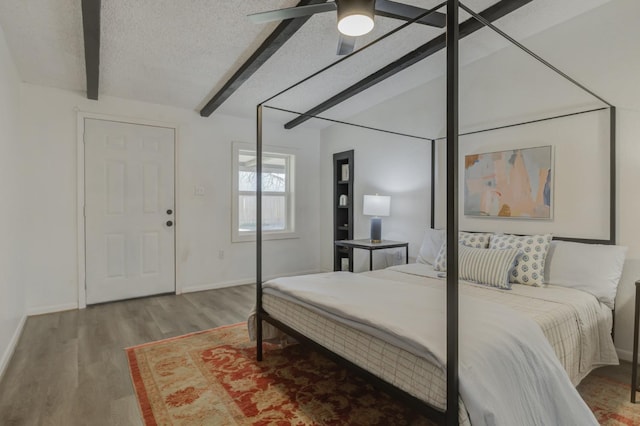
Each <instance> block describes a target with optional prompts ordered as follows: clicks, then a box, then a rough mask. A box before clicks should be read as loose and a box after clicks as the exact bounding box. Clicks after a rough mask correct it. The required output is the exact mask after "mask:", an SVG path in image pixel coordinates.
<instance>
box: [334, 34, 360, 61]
mask: <svg viewBox="0 0 640 426" xmlns="http://www.w3.org/2000/svg"><path fill="white" fill-rule="evenodd" d="M355 47H356V37H351V36H347V35H344V34H340V38H339V39H338V51H337V52H336V54H337V55H340V56H344V55H348V54H349V53H351V52H353V49H354V48H355Z"/></svg>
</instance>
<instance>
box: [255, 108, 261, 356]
mask: <svg viewBox="0 0 640 426" xmlns="http://www.w3.org/2000/svg"><path fill="white" fill-rule="evenodd" d="M256 113H257V115H256V123H257V129H256V358H257V360H258V361H262V104H258V107H257V111H256Z"/></svg>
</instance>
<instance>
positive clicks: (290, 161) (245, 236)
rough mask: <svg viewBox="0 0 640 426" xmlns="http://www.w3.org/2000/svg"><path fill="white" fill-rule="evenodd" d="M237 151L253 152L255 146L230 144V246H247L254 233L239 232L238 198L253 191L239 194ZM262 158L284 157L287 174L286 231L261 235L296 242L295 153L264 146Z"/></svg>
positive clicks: (276, 147)
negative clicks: (232, 243) (266, 155)
mask: <svg viewBox="0 0 640 426" xmlns="http://www.w3.org/2000/svg"><path fill="white" fill-rule="evenodd" d="M240 151H252V152H256V146H255V144H249V143H246V142H233V144H232V156H231V163H232V179H231V181H232V189H231V193H232V199H231V242H234V243H238V242H248V241H255V240H256V233H255V231H246V232H240V231H239V229H238V228H239V221H238V215H239V213H240V212H239V198H240V196H241V195H251V194H255V193H256V192H255V191H240V190H239V179H238V175H239V173H240V164H239V162H238V156H239V153H240ZM262 153H263V155H265V154H269V155H272V156H277V157H283V158H285V159H286V164H287V171H286V184H285V192H284V196H285V204H286V209H287V216H286V217H287V223H286V229H284V230H278V231H264V230H263V232H262V239H263V240H284V239H291V238H298V234H297V233H296V230H295V229H296V227H295V223H296V220H295V219H296V218H295V216H296V215H295V210H296V207H295V190H294V189H295V180H296V168H295V161H296V160H295V158H296V152H295V150H294V149H291V148H284V147H279V146H269V145H265V146H263V149H262ZM262 194H263V195H278V196H281V195H283V193H282V192H266V191H263V192H262Z"/></svg>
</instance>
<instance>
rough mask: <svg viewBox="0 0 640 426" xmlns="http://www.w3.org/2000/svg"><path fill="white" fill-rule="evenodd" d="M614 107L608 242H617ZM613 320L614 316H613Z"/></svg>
mask: <svg viewBox="0 0 640 426" xmlns="http://www.w3.org/2000/svg"><path fill="white" fill-rule="evenodd" d="M616 174H617V171H616V107H615V106H613V105H611V106H610V107H609V197H610V199H609V242H610V243H611V244H616V241H617V238H618V236H617V234H616V229H617V220H618V219H617V217H616V203H617V200H616V190H617V189H616V185H617V183H616ZM614 320H615V316H614Z"/></svg>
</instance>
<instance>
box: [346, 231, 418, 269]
mask: <svg viewBox="0 0 640 426" xmlns="http://www.w3.org/2000/svg"><path fill="white" fill-rule="evenodd" d="M334 244H335V245H336V246H338V247H346V248H350V249H354V248H359V249H363V250H369V270H370V271H371V270H373V251H374V250H384V249H390V248H397V247H404V248H405V258H406V262H407V263H409V243H407V242H403V241H388V240H382V241H380V242H379V243H372V242H371V240H368V239H367V240H339V241H335V242H334ZM349 270H350V271H351V272H353V265H351V264H350V265H349Z"/></svg>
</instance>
